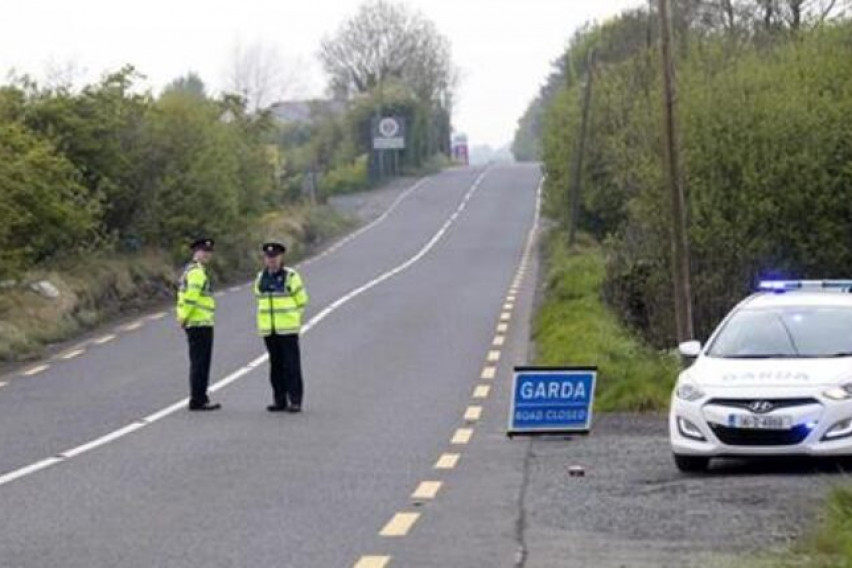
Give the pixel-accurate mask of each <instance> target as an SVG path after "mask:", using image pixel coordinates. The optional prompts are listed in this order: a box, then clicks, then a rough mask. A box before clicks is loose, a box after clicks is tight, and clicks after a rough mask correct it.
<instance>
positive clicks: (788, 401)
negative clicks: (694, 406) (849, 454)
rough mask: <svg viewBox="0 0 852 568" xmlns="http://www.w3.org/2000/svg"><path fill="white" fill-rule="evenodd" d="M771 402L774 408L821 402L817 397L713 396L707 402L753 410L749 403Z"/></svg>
mask: <svg viewBox="0 0 852 568" xmlns="http://www.w3.org/2000/svg"><path fill="white" fill-rule="evenodd" d="M763 401H766V402H770V403H772V410H778V409H779V408H792V407H794V406H808V405H811V404H820V402H819V401H818V400H817V399H815V398H713V399H710V400H709V401H708V402H707V404H708V405H709V404H713V405H716V406H727V407H729V408H739V409H742V410H749V411H750V410H751V409H750V408H749V405H750V404H752V403H755V402H763Z"/></svg>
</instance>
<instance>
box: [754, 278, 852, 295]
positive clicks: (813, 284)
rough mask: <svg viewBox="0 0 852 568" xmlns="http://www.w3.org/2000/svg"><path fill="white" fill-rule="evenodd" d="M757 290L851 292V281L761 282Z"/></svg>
mask: <svg viewBox="0 0 852 568" xmlns="http://www.w3.org/2000/svg"><path fill="white" fill-rule="evenodd" d="M757 289H758V290H760V291H762V292H776V293H779V294H780V293H783V292H790V291H793V290H809V291H818V290H826V291H828V290H831V291H838V292H848V291H852V280H762V281H761V282H760V283H759V284H758V286H757Z"/></svg>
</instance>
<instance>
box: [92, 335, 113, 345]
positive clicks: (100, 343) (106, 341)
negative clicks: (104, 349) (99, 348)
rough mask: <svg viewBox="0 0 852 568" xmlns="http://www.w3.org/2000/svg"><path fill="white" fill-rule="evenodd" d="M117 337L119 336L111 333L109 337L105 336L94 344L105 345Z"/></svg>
mask: <svg viewBox="0 0 852 568" xmlns="http://www.w3.org/2000/svg"><path fill="white" fill-rule="evenodd" d="M116 337H117V336H116V335H115V334H114V333H110V334H109V335H104V336H103V337H99V338H97V339H95V340H94V341H93V342H92V343H94V344H95V345H103V344H104V343H109V342H110V341H112V340H113V339H115V338H116Z"/></svg>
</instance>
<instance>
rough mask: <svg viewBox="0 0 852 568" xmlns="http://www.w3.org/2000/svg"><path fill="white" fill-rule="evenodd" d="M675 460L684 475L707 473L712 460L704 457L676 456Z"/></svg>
mask: <svg viewBox="0 0 852 568" xmlns="http://www.w3.org/2000/svg"><path fill="white" fill-rule="evenodd" d="M674 460H675V465H676V466H677V468H678V469H679V470H680V471H682V472H684V473H698V472H702V471H707V466H709V465H710V458H705V457H703V456H684V455H680V454H675V455H674Z"/></svg>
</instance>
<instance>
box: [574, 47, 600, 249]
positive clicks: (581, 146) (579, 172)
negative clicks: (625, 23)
mask: <svg viewBox="0 0 852 568" xmlns="http://www.w3.org/2000/svg"><path fill="white" fill-rule="evenodd" d="M594 66H595V49H594V48H592V49H590V50H589V53H588V55H587V56H586V85H585V87H584V89H583V110H582V117H581V119H580V136H579V138H578V140H577V148H576V150H575V151H574V176H573V178H574V179H573V180H572V183H571V185H572V189H571V229H570V232H569V233H568V243H569V244H570V245H571V246H574V243H576V242H577V225H578V224H579V222H580V190H581V185H582V179H583V155H584V154H585V153H586V136H587V133H588V130H589V107H590V106H591V102H592V78H593V77H594Z"/></svg>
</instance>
